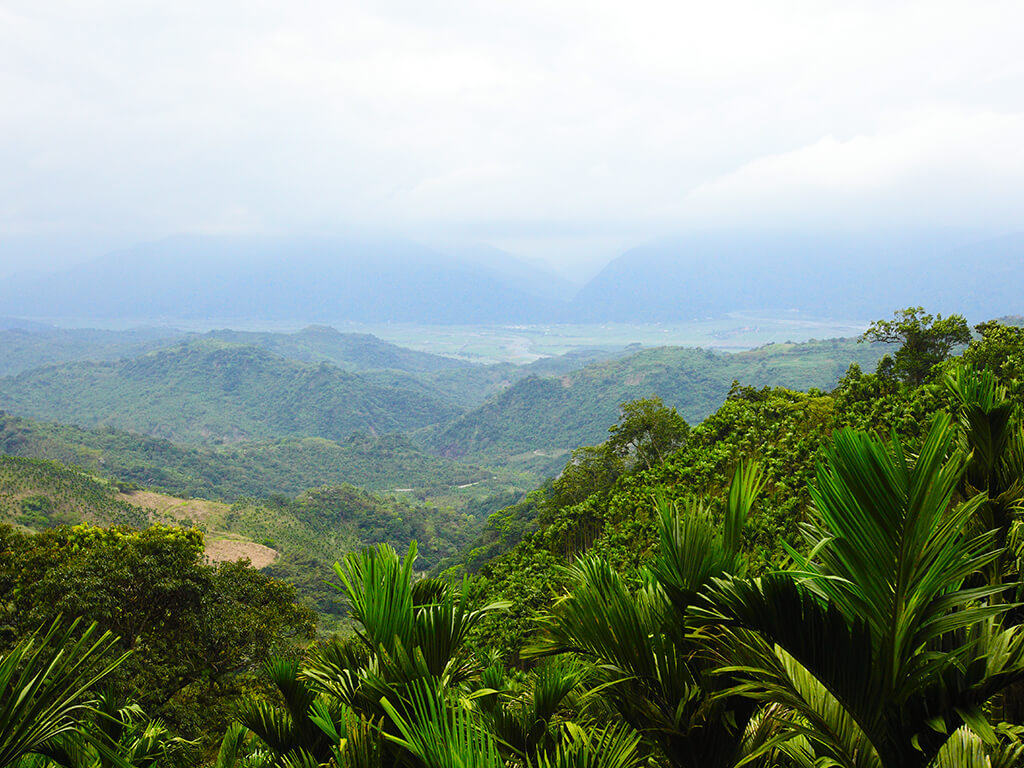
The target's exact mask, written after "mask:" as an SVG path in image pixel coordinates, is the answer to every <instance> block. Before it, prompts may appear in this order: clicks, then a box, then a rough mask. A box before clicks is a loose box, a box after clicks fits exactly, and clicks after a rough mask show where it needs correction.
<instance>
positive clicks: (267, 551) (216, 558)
mask: <svg viewBox="0 0 1024 768" xmlns="http://www.w3.org/2000/svg"><path fill="white" fill-rule="evenodd" d="M206 557H207V559H208V560H210V562H213V563H221V562H234V561H235V560H239V559H241V558H243V557H244V558H248V560H249V562H251V563H252V566H253V568H266V567H267V566H268V565H270V564H271V563H272V562H274V561H275V560H276V559H277V550H276V549H271V548H270V547H265V546H263V545H262V544H257V543H256V542H253V541H245V540H243V539H223V538H213V537H212V536H207V537H206Z"/></svg>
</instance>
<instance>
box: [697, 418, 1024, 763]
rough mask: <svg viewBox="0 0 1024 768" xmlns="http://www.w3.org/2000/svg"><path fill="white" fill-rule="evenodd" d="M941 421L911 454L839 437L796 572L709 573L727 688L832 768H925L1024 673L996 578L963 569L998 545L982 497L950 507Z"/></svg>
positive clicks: (952, 453) (988, 559)
mask: <svg viewBox="0 0 1024 768" xmlns="http://www.w3.org/2000/svg"><path fill="white" fill-rule="evenodd" d="M955 439H956V433H955V430H954V428H953V427H952V425H951V420H950V417H949V416H947V415H944V414H942V415H939V416H937V417H936V419H935V421H934V423H933V424H932V426H931V429H930V431H929V433H928V435H927V437H926V439H925V441H924V445H923V446H922V448H921V450H920V452H919V454H918V455H917V456H916V457H913V456H911V455H908V453H907V452H906V451H905V449H904V448H903V447H902V446H901V445H900V443H899V441H898V440H896V438H895V437H894V438H893V439H892V440H891V441H890V442H888V443H884V442H882V441H880V440H877V439H875V438H872V437H870V436H868V435H866V434H864V433H860V432H855V431H852V430H841V431H838V432H837V433H835V434H834V436H833V442H832V445H831V447H830V448H829V449H828V450H827V452H826V457H825V461H824V462H823V463H822V464H820V465H819V468H818V472H817V480H816V483H815V485H814V487H813V488H812V490H811V495H812V499H813V501H814V507H815V509H816V513H817V519H815V520H813V521H812V522H810V523H807V524H805V525H804V526H803V533H804V536H805V538H806V540H807V544H808V547H809V551H810V554H809V555H807V556H801V555H799V554H797V553H796V552H793V553H792V554H793V557H794V560H795V561H796V568H795V570H793V571H788V572H781V573H775V574H770V575H768V576H764V577H762V578H761V579H758V580H754V581H750V580H743V579H736V578H725V579H721V580H718V581H716V582H714V584H713V586H712V588H711V589H710V590H709V595H708V598H707V603H706V607H705V608H703V609H702V610H701V611H700V612H701V613H702V614H703V616H704V618H705V619H706V620H707V622H708V624H707V630H706V631H708V632H709V634H711V635H712V636H714V637H715V638H716V641H717V643H716V644H717V647H718V648H719V652H720V654H721V657H722V658H723V659H730V660H731V662H730V665H731V666H727V667H726V669H725V670H724V672H725V673H728V674H730V675H734V676H736V678H737V679H738V680H739V682H738V683H737V684H736V685H735V686H734V687H733V688H732V692H733V693H742V694H744V695H748V696H751V697H752V698H753V699H754V700H756V701H759V702H765V703H768V702H770V703H774V704H777V705H781V706H783V707H784V708H786V710H787V711H788V713H789V715H788V722H789V725H790V726H791V728H792V729H793V732H795V733H800V734H801V735H802V736H804V737H806V738H809V739H811V740H812V741H813V743H814V745H815V749H816V750H817V751H818V752H819V754H822V755H826V756H828V757H829V758H830V759H832V760H834V761H835V762H837V763H838V764H840V765H849V766H854V765H856V766H862V765H872V766H881V767H889V766H893V767H895V766H900V768H910V767H913V766H926V765H928V764H929V762H931V761H932V760H933V759H935V758H936V756H937V755H938V754H939V752H940V751H941V750H942V747H943V744H944V743H945V742H946V741H947V739H948V738H949V736H948V735H949V734H952V733H954V732H956V731H957V730H958V729H959V728H961V727H962V726H965V725H966V726H969V727H971V728H972V729H973V730H974V731H975V732H977V733H980V734H991V727H990V726H989V725H988V721H987V719H986V718H985V713H984V707H985V704H986V702H988V701H989V700H990V699H991V698H992V696H993V695H994V694H996V693H997V692H998V691H1000V690H1002V689H1003V688H1005V687H1006V686H1007V685H1009V684H1011V683H1012V682H1014V681H1015V680H1018V679H1021V678H1022V677H1024V646H1022V636H1021V632H1020V630H1019V628H1017V627H1014V628H1011V629H1002V628H1001V627H1000V625H999V621H998V619H999V617H1000V615H1001V614H1002V613H1004V612H1005V611H1006V610H1007V607H1006V606H1005V605H1003V604H1000V603H999V602H998V600H996V599H995V598H997V597H998V596H999V594H1000V593H1001V591H1002V590H1004V589H1005V588H1006V587H1005V585H1003V584H998V583H997V584H981V585H979V584H978V582H976V581H972V577H973V576H974V575H975V574H977V573H979V572H982V571H984V569H986V568H987V567H989V566H990V565H991V564H992V563H994V562H995V561H996V560H997V559H998V558H999V557H1000V555H1001V552H1002V550H1001V548H1000V547H999V546H998V545H997V533H996V532H993V531H982V532H974V531H972V529H971V522H972V520H974V519H975V517H976V515H977V513H978V510H979V509H980V508H981V507H982V505H984V504H985V503H986V501H987V495H986V494H985V493H980V494H977V495H975V496H973V497H972V498H969V499H966V500H964V501H962V502H960V503H958V504H953V499H954V495H955V492H956V490H957V488H958V486H959V485H960V482H961V479H962V478H963V476H964V470H965V466H966V464H967V461H968V458H967V457H966V456H965V455H964V454H963V453H962V452H960V451H957V450H954V442H955Z"/></svg>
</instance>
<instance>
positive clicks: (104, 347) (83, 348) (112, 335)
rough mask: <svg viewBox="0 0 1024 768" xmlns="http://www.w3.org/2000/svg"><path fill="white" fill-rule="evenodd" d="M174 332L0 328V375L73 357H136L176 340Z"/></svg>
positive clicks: (96, 358)
mask: <svg viewBox="0 0 1024 768" xmlns="http://www.w3.org/2000/svg"><path fill="white" fill-rule="evenodd" d="M180 337H181V333H180V332H178V331H171V330H164V329H161V328H138V329H133V330H128V331H101V330H93V329H81V328H52V327H49V326H39V327H36V326H29V327H27V328H8V329H2V330H0V376H11V375H14V374H17V373H21V372H22V371H27V370H31V369H32V368H38V367H40V366H43V365H55V364H58V363H69V362H74V361H77V360H97V361H113V360H120V359H121V358H126V357H138V356H139V355H143V354H145V353H147V352H151V351H153V350H154V349H159V348H161V347H167V346H170V345H171V344H174V343H176V341H178V340H179V339H180Z"/></svg>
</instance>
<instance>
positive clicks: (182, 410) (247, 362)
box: [0, 339, 459, 443]
mask: <svg viewBox="0 0 1024 768" xmlns="http://www.w3.org/2000/svg"><path fill="white" fill-rule="evenodd" d="M0 409H4V410H9V411H11V412H13V413H15V414H18V415H25V416H30V417H33V418H38V419H43V420H48V421H61V422H65V423H74V424H78V425H81V426H97V425H109V426H114V427H118V428H122V429H128V430H131V431H133V432H139V433H142V434H147V435H152V436H156V437H166V438H170V439H173V440H176V441H181V442H188V443H214V442H218V441H229V442H234V441H239V440H244V439H253V438H267V437H281V436H286V435H303V436H313V437H324V438H328V439H345V438H347V437H348V436H349V435H351V434H352V433H354V432H357V431H362V432H367V433H370V434H383V433H388V432H400V431H405V430H409V429H416V428H420V427H424V426H427V425H430V424H436V423H439V422H443V421H446V420H449V419H451V418H453V417H454V416H456V415H457V414H458V413H459V409H458V408H456V407H455V406H452V405H450V404H448V403H445V402H442V401H441V400H440V399H437V398H434V397H431V396H429V395H427V394H424V393H422V392H414V391H411V390H409V389H402V388H398V387H393V386H382V385H379V384H376V383H373V382H371V381H368V380H367V379H364V378H361V377H360V376H358V375H357V374H353V373H348V372H346V371H342V370H340V369H338V368H336V367H334V366H331V365H326V364H320V365H313V364H305V363H299V362H296V361H292V360H286V359H284V358H282V357H279V356H277V355H274V354H272V353H270V352H267V351H266V350H263V349H260V348H257V347H252V346H243V345H237V344H229V343H226V342H220V341H215V340H209V339H207V340H197V341H192V342H188V343H185V344H181V345H179V346H176V347H173V348H171V349H167V350H161V351H157V352H153V353H150V354H147V355H144V356H142V357H139V358H135V359H132V360H122V361H118V362H114V363H72V364H67V365H61V366H52V367H45V368H41V369H36V370H33V371H28V372H25V373H22V374H19V375H18V376H13V377H8V378H5V379H2V380H0Z"/></svg>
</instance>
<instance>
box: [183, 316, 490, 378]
mask: <svg viewBox="0 0 1024 768" xmlns="http://www.w3.org/2000/svg"><path fill="white" fill-rule="evenodd" d="M203 338H209V339H217V340H220V341H227V342H230V343H233V344H249V345H252V346H256V347H261V348H263V349H266V350H268V351H270V352H273V353H274V354H276V355H280V356H281V357H287V358H290V359H292V360H300V361H302V362H308V363H331V364H332V365H336V366H338V367H339V368H343V369H345V370H347V371H376V370H384V369H386V370H393V371H406V372H408V373H429V372H434V371H443V370H449V369H461V368H468V367H470V364H469V363H466V362H464V361H461V360H456V359H454V358H451V357H443V356H441V355H432V354H430V353H428V352H419V351H417V350H413V349H407V348H405V347H400V346H398V345H396V344H391V343H389V342H387V341H383V340H381V339H379V338H377V337H376V336H373V335H372V334H369V333H342V332H341V331H338V330H336V329H334V328H331V327H330V326H325V325H311V326H309V327H307V328H303V329H302V330H301V331H296V332H295V333H262V332H255V331H232V330H219V331H211V332H209V333H207V334H205V335H204V336H203Z"/></svg>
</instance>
